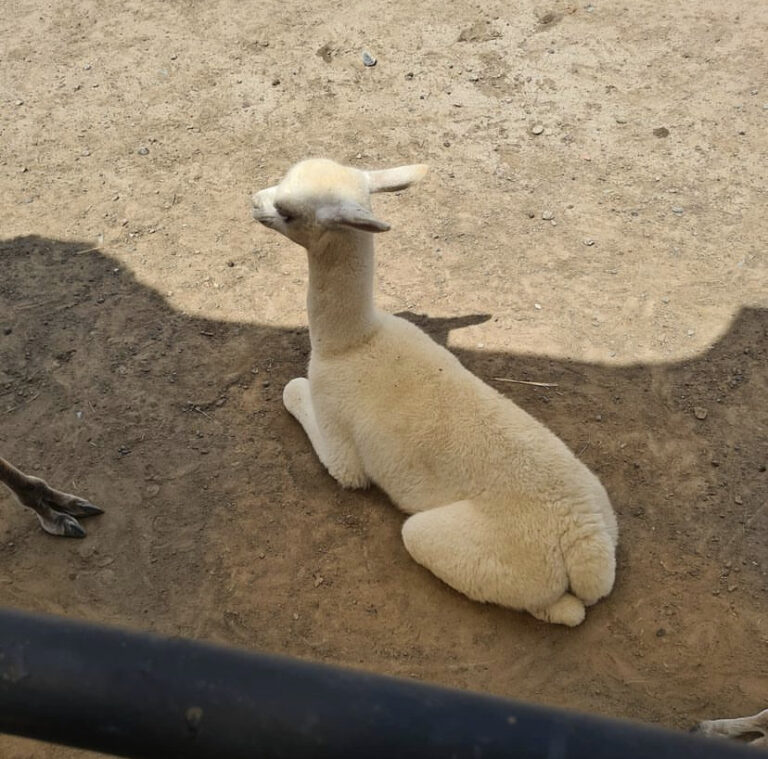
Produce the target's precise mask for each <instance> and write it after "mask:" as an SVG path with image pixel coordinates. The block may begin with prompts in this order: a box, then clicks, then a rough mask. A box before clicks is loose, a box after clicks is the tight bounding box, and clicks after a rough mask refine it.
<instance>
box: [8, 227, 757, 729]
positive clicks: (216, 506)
mask: <svg viewBox="0 0 768 759" xmlns="http://www.w3.org/2000/svg"><path fill="white" fill-rule="evenodd" d="M0 246H1V247H0V261H2V268H3V275H2V278H0V452H2V455H4V456H6V457H8V458H9V459H11V460H12V461H15V462H16V463H17V464H18V465H19V466H21V467H24V468H26V469H28V470H31V471H33V472H36V473H39V474H40V475H41V476H44V477H46V478H48V479H49V480H50V482H51V483H52V484H54V485H55V486H59V487H62V488H64V489H73V490H75V491H76V492H79V493H81V494H83V495H85V496H87V497H89V498H91V499H92V500H93V501H94V502H96V503H99V504H100V505H102V506H103V507H104V508H105V509H106V510H107V513H106V514H105V515H104V516H103V517H100V518H97V519H95V520H89V521H88V523H87V527H88V529H89V537H88V538H87V539H86V540H85V541H65V540H60V539H55V538H51V537H49V536H47V535H45V534H43V533H42V532H41V531H40V529H39V528H38V525H37V521H36V519H35V518H34V516H33V515H32V514H31V513H28V512H23V511H22V510H21V509H19V508H18V507H16V506H15V505H14V502H12V501H11V500H10V498H8V499H6V498H3V500H2V502H1V503H0V520H2V521H0V541H2V543H1V545H2V550H1V551H0V603H2V604H3V605H8V606H17V607H21V608H27V609H32V610H42V611H50V612H57V613H63V614H68V615H71V616H76V617H81V618H85V619H91V620H99V621H105V622H119V623H123V624H127V625H131V626H134V627H140V628H145V629H147V628H148V629H153V630H156V631H159V632H163V633H169V634H183V635H187V636H192V637H198V638H208V639H214V640H219V641H224V642H228V643H231V644H236V645H244V646H248V647H253V648H260V649H264V650H270V651H279V652H283V653H288V654H293V655H298V656H304V657H309V658H313V659H321V660H328V661H334V662H342V663H348V664H353V665H360V666H364V667H368V668H370V669H375V670H377V671H380V672H387V673H391V674H399V675H411V676H415V677H419V678H423V679H427V680H432V681H436V682H440V683H443V684H449V685H455V686H459V687H469V688H474V689H476V690H485V691H491V692H494V693H499V694H503V695H507V696H511V697H515V698H523V699H530V700H534V701H540V702H547V703H554V704H559V705H566V706H573V707H578V708H581V709H590V710H593V711H598V712H602V713H606V714H613V715H619V716H628V717H636V718H641V719H646V720H653V721H658V722H661V723H663V724H668V725H677V724H684V723H688V722H692V721H693V720H694V719H695V718H696V717H699V716H711V715H713V714H718V715H719V714H720V713H726V712H730V711H732V710H733V708H734V707H736V706H738V707H742V706H743V707H744V708H743V709H742V708H736V711H744V712H747V711H749V709H750V708H753V709H754V708H755V707H757V706H760V704H759V703H758V700H759V697H760V693H761V689H762V683H763V677H764V676H765V672H764V671H762V669H761V666H760V665H759V664H758V665H756V664H755V662H760V661H765V660H766V657H765V656H764V653H765V645H766V639H765V628H764V627H761V624H762V621H763V620H764V618H765V612H766V609H767V606H766V595H765V591H766V587H765V586H766V579H765V567H766V564H767V563H768V547H767V546H768V544H767V543H766V541H765V534H766V529H768V515H766V510H765V506H766V504H768V474H766V471H765V468H766V463H767V459H768V450H767V446H766V434H767V433H766V430H768V407H767V406H766V404H765V398H766V395H767V391H768V361H767V360H766V359H768V355H767V354H768V339H767V337H768V314H767V313H766V311H762V310H754V309H752V310H751V309H744V310H742V311H741V312H740V313H739V315H738V317H737V318H736V319H735V320H734V322H733V324H732V325H731V327H730V329H729V330H728V332H727V333H726V334H725V335H724V336H723V338H722V340H721V341H720V342H718V343H717V344H716V345H714V346H712V348H711V349H710V350H709V351H708V352H707V353H705V354H703V355H700V356H696V357H695V358H693V359H691V360H689V361H684V362H680V363H675V364H660V365H654V366H647V365H636V366H630V367H611V366H604V365H594V364H585V363H577V362H570V361H561V360H549V359H546V358H541V357H531V356H524V355H515V354H513V353H489V352H475V351H457V354H458V356H459V358H460V359H461V360H462V362H463V363H464V364H465V365H466V366H468V367H469V368H470V369H471V370H472V371H473V372H475V373H476V374H478V375H479V376H481V377H483V378H484V379H485V380H486V381H489V382H491V384H494V385H495V386H496V387H497V388H498V389H499V390H500V391H501V392H502V393H505V394H506V395H507V396H509V397H510V398H513V399H514V400H515V401H516V402H517V403H519V404H520V405H521V406H523V407H524V408H526V409H527V410H528V411H530V412H531V413H532V414H533V415H534V416H536V417H537V418H539V419H541V420H542V421H544V422H545V423H546V424H548V425H549V426H550V427H551V428H552V429H553V430H554V431H555V432H556V433H557V434H558V435H560V436H561V437H562V438H563V439H564V440H565V441H566V442H567V443H568V444H569V445H570V446H571V447H572V448H573V449H574V450H575V451H576V452H577V453H578V454H579V456H580V457H581V458H582V459H583V460H584V461H585V462H586V463H587V464H588V465H589V466H590V467H591V468H592V469H593V470H594V471H596V472H597V473H598V474H599V476H600V477H601V478H602V480H603V482H604V483H605V485H606V487H607V489H608V491H609V493H610V494H611V497H612V500H613V502H614V505H615V508H616V511H617V513H618V515H619V523H620V529H621V546H620V556H619V559H620V566H619V580H618V584H617V587H616V590H615V592H614V594H613V595H612V596H611V597H610V598H609V599H608V600H607V601H605V602H603V603H601V604H600V605H598V606H597V607H596V608H595V609H593V610H592V611H591V612H590V614H589V616H588V621H587V623H586V624H585V625H584V626H583V627H582V628H579V629H577V630H573V631H567V630H563V629H559V628H554V627H551V626H546V625H543V624H541V623H537V622H535V621H534V620H532V619H530V618H529V617H527V616H526V615H521V614H515V613H512V612H508V611H505V610H503V609H498V608H495V607H486V606H481V605H479V604H473V603H471V602H469V601H467V600H466V599H464V598H462V597H461V596H459V595H458V594H456V593H454V592H453V591H451V590H450V589H448V588H446V587H445V586H443V585H441V584H440V583H439V582H438V581H437V580H436V579H435V578H433V577H432V576H431V575H429V574H428V573H427V572H426V571H424V570H422V569H421V568H420V567H418V566H416V565H415V564H414V563H413V562H411V561H410V560H409V559H408V557H407V555H406V553H405V551H404V549H403V548H402V546H401V544H400V541H399V525H400V523H401V521H402V517H401V515H399V514H398V513H397V512H396V510H395V509H393V508H392V507H391V506H390V505H389V504H388V503H387V500H386V498H385V497H384V496H383V495H382V494H380V493H378V492H376V491H375V490H374V491H369V492H344V491H341V490H340V489H339V488H338V487H336V485H335V484H334V483H333V481H332V480H331V479H330V477H328V476H327V474H326V473H325V472H324V470H323V469H322V467H321V466H320V465H319V463H318V462H317V461H316V459H315V457H314V455H313V454H312V452H311V450H310V447H309V444H308V442H307V441H306V440H305V438H304V436H303V433H302V432H301V430H300V428H299V427H298V425H297V424H295V423H294V422H293V420H292V419H291V418H290V417H289V416H288V415H287V414H286V413H285V412H284V411H283V409H282V404H281V391H282V387H283V385H284V384H285V383H286V382H287V381H288V380H289V379H291V378H292V377H294V376H298V375H301V374H303V373H304V371H305V364H306V361H307V356H308V350H309V344H308V336H307V333H306V330H304V329H295V330H291V329H277V328H273V327H268V326H263V325H258V324H231V323H219V322H215V321H209V320H203V319H196V318H190V317H189V316H186V315H185V314H183V313H179V312H177V311H174V310H173V309H172V308H170V307H169V305H168V304H167V303H166V302H165V301H164V299H163V298H162V297H160V296H159V295H158V294H157V293H155V292H153V291H151V290H150V289H148V288H147V287H145V286H143V285H142V284H140V283H139V282H137V281H136V280H135V279H134V277H133V276H132V275H131V273H130V272H128V271H126V270H125V269H123V268H122V265H121V264H120V263H117V262H116V261H115V260H114V259H112V258H110V257H109V256H108V255H106V254H104V253H103V252H101V251H99V250H96V249H93V248H92V247H90V246H89V245H87V244H85V243H77V242H62V241H57V240H48V239H41V238H37V237H23V238H17V239H13V240H6V241H3V242H2V243H0ZM408 318H410V319H412V320H413V321H415V322H416V323H417V324H419V325H420V326H422V327H423V328H424V329H425V330H426V331H427V332H429V333H431V334H432V335H433V336H434V337H435V339H437V340H439V341H441V342H445V341H446V339H447V337H448V334H449V333H450V331H451V330H454V329H460V328H461V327H462V326H466V325H468V324H474V323H478V322H479V321H482V320H483V319H484V318H487V316H484V315H472V316H467V317H457V318H455V319H447V320H446V319H430V318H429V317H427V316H423V315H408ZM494 378H504V379H514V380H524V381H532V382H545V383H551V384H556V387H538V386H533V385H524V384H517V383H510V382H501V381H497V380H495V379H494ZM702 417H704V418H702ZM761 630H762V632H761ZM763 695H764V693H763Z"/></svg>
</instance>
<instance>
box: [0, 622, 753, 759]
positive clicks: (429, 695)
mask: <svg viewBox="0 0 768 759" xmlns="http://www.w3.org/2000/svg"><path fill="white" fill-rule="evenodd" d="M0 732H6V733H13V734H16V735H23V736H27V737H30V738H37V739H39V740H43V741H50V742H53V743H62V744H66V745H69V746H77V747H80V748H85V749H91V750H95V751H101V752H104V753H109V754H114V755H117V756H125V757H134V758H135V759H176V758H177V757H180V758H183V759H203V758H205V759H257V758H261V757H356V758H359V759H375V758H376V757H386V758H387V759H405V758H407V757H418V758H419V759H430V758H431V757H435V758H437V757H439V758H440V759H447V758H449V757H452V758H455V759H461V758H463V757H468V758H469V757H472V758H473V759H474V758H480V757H482V758H483V759H486V758H489V757H504V759H511V758H513V757H520V758H521V759H523V758H524V759H545V758H546V759H601V758H605V759H608V757H610V759H639V758H640V757H643V758H647V757H650V758H652V759H665V758H666V757H669V759H680V758H681V757H685V756H695V757H697V759H716V758H717V759H729V758H730V757H733V759H737V758H738V757H754V753H753V751H751V750H749V749H745V748H743V747H741V746H738V745H732V744H729V743H727V742H725V741H718V740H711V739H710V740H707V739H704V738H700V737H698V736H692V735H688V734H686V733H676V732H672V731H667V730H661V729H659V728H655V727H649V726H646V725H642V724H639V723H631V722H623V721H618V720H610V719H604V718H600V717H595V716H590V715H586V714H579V713H575V712H569V711H564V710H558V709H549V708H544V707H540V706H533V705H530V704H524V703H517V702H514V701H506V700H503V699H499V698H492V697H490V696H483V695H477V694H473V693H467V692H462V691H457V690H448V689H445V688H437V687H434V686H430V685H424V684H421V683H417V682H413V681H410V680H402V679H394V678H389V677H381V676H378V675H372V674H367V673H364V672H359V671H354V670H351V669H343V668H340V667H332V666H326V665H321V664H315V663H310V662H304V661H298V660H295V659H289V658H286V657H279V656H271V655H265V654H256V653H249V652H245V651H239V650H233V649H229V648H223V647H220V646H214V645H209V644H204V643H197V642H194V641H190V640H184V639H177V638H170V639H169V638H161V637H158V636H155V635H148V634H145V633H136V632H127V631H124V630H120V629H114V628H109V627H104V626H101V625H93V624H85V623H83V622H75V621H72V620H68V619H62V618H58V617H50V616H38V615H31V614H26V613H22V612H17V611H9V610H4V611H3V610H0Z"/></svg>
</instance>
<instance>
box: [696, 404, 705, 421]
mask: <svg viewBox="0 0 768 759" xmlns="http://www.w3.org/2000/svg"><path fill="white" fill-rule="evenodd" d="M707 413H708V412H707V410H706V409H705V408H703V407H702V406H696V407H694V409H693V415H694V416H695V417H696V418H697V419H706V418H707Z"/></svg>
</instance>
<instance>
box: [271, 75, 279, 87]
mask: <svg viewBox="0 0 768 759" xmlns="http://www.w3.org/2000/svg"><path fill="white" fill-rule="evenodd" d="M278 84H280V80H279V79H278V78H277V77H275V78H274V79H273V80H272V86H273V87H277V85H278Z"/></svg>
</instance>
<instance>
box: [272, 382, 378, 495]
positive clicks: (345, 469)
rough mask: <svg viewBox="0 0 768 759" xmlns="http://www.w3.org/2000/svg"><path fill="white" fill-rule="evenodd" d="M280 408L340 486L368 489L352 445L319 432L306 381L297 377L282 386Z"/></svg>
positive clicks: (339, 438) (364, 475)
mask: <svg viewBox="0 0 768 759" xmlns="http://www.w3.org/2000/svg"><path fill="white" fill-rule="evenodd" d="M283 405H284V406H285V408H286V409H287V410H288V411H289V412H290V413H291V415H292V416H294V417H295V418H296V420H297V421H298V422H299V424H301V426H302V427H303V428H304V432H306V433H307V437H308V438H309V442H310V443H311V444H312V448H314V450H315V453H316V454H317V457H318V458H319V459H320V461H321V462H322V464H323V466H324V467H325V468H326V469H327V470H328V472H329V473H330V475H331V476H332V477H333V478H334V479H335V480H336V481H337V482H338V483H339V485H341V486H342V487H345V488H365V487H368V485H369V484H370V480H369V479H368V476H367V475H366V474H365V470H364V469H363V463H362V461H361V460H360V456H359V455H358V453H357V451H356V450H355V447H354V445H353V444H352V442H351V441H350V440H347V439H344V438H343V437H341V436H340V435H334V434H333V433H332V432H330V431H329V430H321V429H320V425H319V424H318V422H317V416H316V414H315V409H314V408H313V406H312V397H311V395H310V392H309V381H308V380H307V379H306V378H304V377H297V378H296V379H292V380H291V381H290V382H289V383H288V384H287V385H286V386H285V389H284V390H283Z"/></svg>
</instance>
